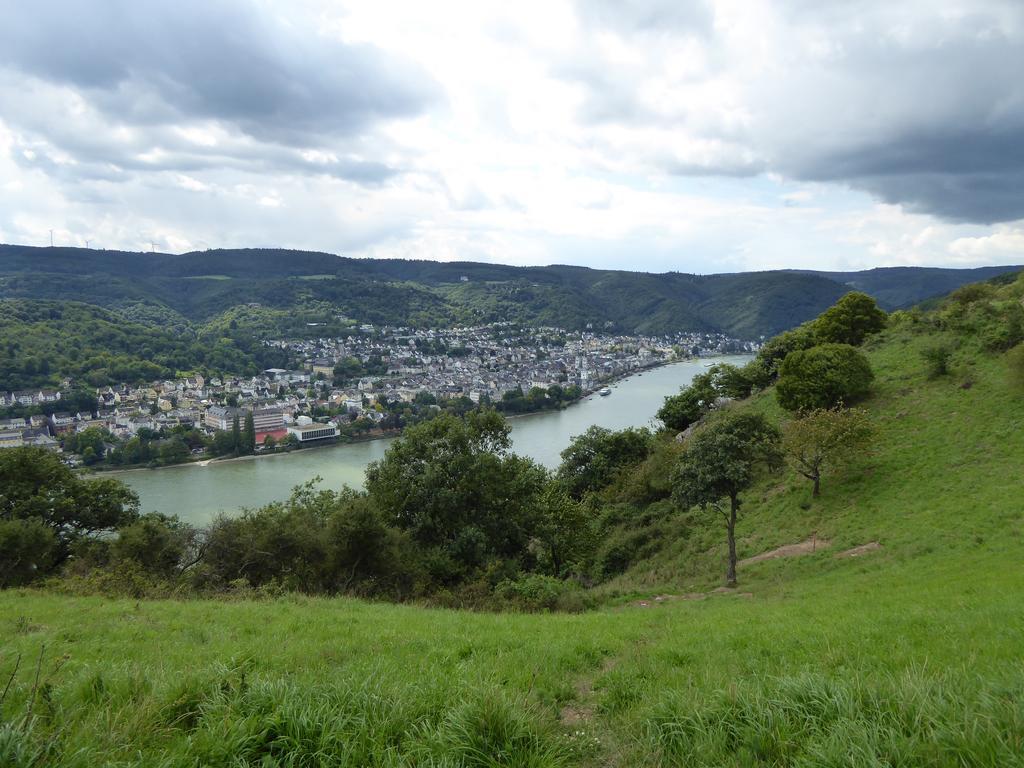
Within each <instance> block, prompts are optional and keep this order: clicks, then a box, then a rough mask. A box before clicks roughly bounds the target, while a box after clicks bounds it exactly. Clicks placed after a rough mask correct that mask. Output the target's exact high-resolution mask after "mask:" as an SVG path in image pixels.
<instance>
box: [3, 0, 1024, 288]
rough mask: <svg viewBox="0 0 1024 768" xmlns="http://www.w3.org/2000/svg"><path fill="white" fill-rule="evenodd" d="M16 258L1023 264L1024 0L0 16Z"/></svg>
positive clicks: (233, 8)
mask: <svg viewBox="0 0 1024 768" xmlns="http://www.w3.org/2000/svg"><path fill="white" fill-rule="evenodd" d="M0 19H3V23H2V24H0V242H13V243H24V244H38V245H43V244H46V243H48V242H49V237H50V234H49V230H50V229H53V230H54V240H55V242H56V243H58V244H62V245H85V244H86V241H87V240H88V241H90V244H91V246H92V247H106V248H124V249H133V250H134V249H143V248H145V249H149V248H150V247H151V245H150V244H151V243H153V244H154V245H155V248H156V249H157V250H163V251H169V252H181V251H187V250H192V249H204V248H214V247H238V246H282V247H295V248H308V249H314V250H324V251H330V252H335V253H342V254H345V255H350V256H375V257H404V258H424V259H441V260H452V259H470V260H479V261H498V262H503V263H509V264H548V263H572V264H583V265H588V266H595V267H617V268H624V269H644V270H652V271H665V270H670V269H674V270H680V271H688V272H702V273H707V272H722V271H736V270H748V269H770V268H778V267H814V268H829V269H855V268H864V267H871V266H888V265H904V264H909V265H936V266H946V265H948V266H954V265H955V266H975V265H982V264H1000V263H1003V264H1005V263H1024V76H1022V74H1021V73H1024V3H1022V2H1021V1H1020V0H920V1H918V0H901V2H892V0H715V1H714V2H710V0H709V2H706V3H705V2H700V0H693V1H692V2H686V0H578V1H577V2H573V0H564V1H562V0H543V1H542V2H532V1H531V0H520V1H519V2H516V3H507V2H494V3H490V2H483V1H477V2H472V1H471V0H465V2H445V1H444V0H432V1H431V2H428V3H427V2H414V1H412V0H410V1H409V2H390V1H389V0H374V2H340V1H339V2H330V1H328V0H287V2H285V1H284V0H281V1H280V2H271V1H270V0H217V2H210V0H174V2H171V1H170V0H167V1H166V2H163V1H162V0H104V1H103V2H98V3H82V2H79V0H63V1H60V0H33V1H32V2H24V0H0Z"/></svg>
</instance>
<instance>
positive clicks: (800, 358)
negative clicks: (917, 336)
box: [775, 344, 874, 411]
mask: <svg viewBox="0 0 1024 768" xmlns="http://www.w3.org/2000/svg"><path fill="white" fill-rule="evenodd" d="M873 380H874V373H873V372H872V370H871V366H870V364H869V363H868V360H867V358H866V357H864V355H863V354H861V353H860V352H859V351H858V350H856V349H855V348H854V347H851V346H850V345H849V344H821V345H819V346H817V347H812V348H811V349H806V350H801V351H798V352H793V353H791V354H790V355H788V356H787V357H786V359H785V360H783V361H782V366H781V367H780V368H779V382H778V386H777V388H776V392H775V394H776V396H777V397H778V400H779V405H781V406H782V407H783V408H785V409H786V410H788V411H808V410H812V409H814V408H834V407H836V406H838V405H849V404H851V403H854V402H856V401H857V400H860V399H862V398H864V397H866V396H867V394H868V393H869V392H870V390H871V382H872V381H873Z"/></svg>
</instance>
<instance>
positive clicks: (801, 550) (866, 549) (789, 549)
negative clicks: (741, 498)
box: [620, 536, 882, 610]
mask: <svg viewBox="0 0 1024 768" xmlns="http://www.w3.org/2000/svg"><path fill="white" fill-rule="evenodd" d="M831 546H832V542H830V541H829V540H828V539H819V538H818V537H817V536H812V537H811V538H809V539H807V540H806V541H801V542H797V543H796V544H784V545H783V546H781V547H776V548H775V549H769V550H768V551H766V552H762V553H761V554H759V555H754V556H752V557H747V558H744V559H743V560H740V561H739V562H738V563H737V565H739V566H745V565H753V564H754V563H761V562H764V561H765V560H775V559H778V558H783V557H799V556H800V555H810V554H813V553H815V552H818V551H821V550H824V549H828V548H830V547H831ZM880 549H882V545H881V544H880V543H879V542H878V541H869V542H867V543H866V544H861V545H859V546H856V547H853V548H851V549H845V550H843V551H842V552H836V553H835V555H833V557H835V558H837V559H838V558H852V557H861V556H862V555H866V554H869V553H871V552H876V551H878V550H880ZM715 595H731V596H733V597H747V598H749V597H753V596H754V595H753V593H751V592H743V591H740V590H738V589H735V588H732V587H717V588H715V589H712V590H711V591H710V592H684V593H681V594H673V593H662V594H659V595H654V596H652V597H647V598H641V599H639V600H634V601H632V602H630V603H627V604H626V605H624V606H621V608H620V610H622V609H626V608H651V607H654V606H657V605H661V604H664V603H670V602H674V601H677V600H706V599H707V598H709V597H713V596H715Z"/></svg>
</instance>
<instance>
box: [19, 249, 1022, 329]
mask: <svg viewBox="0 0 1024 768" xmlns="http://www.w3.org/2000/svg"><path fill="white" fill-rule="evenodd" d="M1020 269H1021V267H1019V266H1015V267H1010V266H1005V267H981V268H978V269H938V268H923V267H895V268H881V269H871V270H867V271H863V272H817V271H807V270H783V271H773V272H744V273H736V274H719V275H690V274H683V273H679V272H668V273H664V274H651V273H645V272H626V271H619V270H603V269H588V268H586V267H572V266H560V265H554V266H546V267H511V266H505V265H500V264H481V263H474V262H434V261H410V260H399V259H394V260H391V259H353V258H346V257H341V256H336V255H333V254H328V253H318V252H310V251H293V250H285V249H238V250H210V251H201V252H191V253H184V254H180V255H174V254H165V253H146V252H128V251H106V250H92V249H84V248H36V247H30V246H20V245H0V298H20V299H47V300H57V301H79V302H85V303H89V304H95V305H99V306H101V307H105V308H108V309H113V310H118V311H125V310H130V311H131V312H132V313H133V317H138V316H140V311H139V310H140V308H142V309H143V310H144V311H143V312H141V314H142V315H145V314H146V312H149V313H150V314H152V315H153V316H157V317H164V318H166V317H175V318H181V319H184V320H186V321H188V322H191V323H208V322H210V321H212V320H213V319H214V318H216V317H217V316H219V315H221V314H223V313H224V312H225V311H227V310H229V309H231V308H232V307H236V306H244V305H248V304H251V303H258V304H260V305H261V306H262V307H267V308H271V309H279V310H289V309H305V310H309V309H310V308H321V309H322V308H324V307H327V306H330V308H331V309H332V310H333V311H335V312H337V313H343V314H345V315H347V316H349V317H352V318H353V319H356V320H359V321H362V322H372V323H390V324H401V325H416V326H427V325H434V326H444V325H451V324H456V323H458V324H464V323H484V322H492V321H497V320H516V321H521V322H528V323H533V324H538V325H554V326H561V327H564V328H568V329H577V328H585V327H587V326H588V325H590V326H591V327H593V328H595V329H609V330H616V331H621V332H629V333H667V332H673V331H687V330H694V331H721V332H724V333H728V334H730V335H732V336H736V337H741V338H748V339H750V338H757V337H759V336H762V335H763V336H771V335H773V334H776V333H778V332H780V331H782V330H785V329H787V328H791V327H793V326H795V325H798V324H799V323H801V322H803V321H805V320H808V319H810V318H812V317H815V316H816V315H818V314H819V313H820V312H821V311H822V310H823V309H825V308H827V307H828V306H830V305H831V304H832V303H834V302H835V301H836V299H838V298H839V297H840V296H842V295H843V294H844V293H846V292H847V291H849V290H861V291H864V292H866V293H869V294H871V295H872V296H874V297H875V298H876V299H877V300H878V301H879V303H880V304H881V305H882V306H883V307H885V308H886V309H895V308H899V307H906V306H909V305H913V304H915V303H917V302H920V301H922V300H924V299H927V298H930V297H932V296H936V295H940V294H944V293H948V292H949V291H951V290H953V289H955V288H957V287H959V286H961V285H964V284H965V283H971V282H977V281H979V280H986V279H989V278H991V277H994V276H996V275H999V274H1002V273H1006V272H1013V271H1018V270H1020Z"/></svg>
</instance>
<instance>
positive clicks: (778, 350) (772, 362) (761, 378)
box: [749, 323, 815, 386]
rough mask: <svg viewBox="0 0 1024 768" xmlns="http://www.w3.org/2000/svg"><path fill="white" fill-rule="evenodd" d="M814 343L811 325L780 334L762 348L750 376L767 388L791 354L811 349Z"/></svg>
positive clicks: (807, 324)
mask: <svg viewBox="0 0 1024 768" xmlns="http://www.w3.org/2000/svg"><path fill="white" fill-rule="evenodd" d="M814 343H815V337H814V331H813V328H812V325H811V324H810V323H806V324H804V325H801V326H800V327H798V328H794V329H793V330H791V331H785V332H784V333H780V334H779V335H778V336H775V337H773V338H771V339H768V341H766V342H765V343H764V345H763V346H762V347H761V349H760V351H759V352H758V353H757V357H756V358H755V359H754V363H755V364H756V366H755V367H752V369H751V371H750V372H749V375H751V377H752V378H755V380H756V383H757V384H758V385H759V386H767V385H768V384H770V383H771V382H773V381H775V379H776V378H777V377H778V375H779V366H781V365H782V361H783V360H785V359H786V357H788V356H789V354H790V353H792V352H796V351H798V350H801V349H810V348H811V347H813V346H814ZM755 372H756V373H755ZM758 374H759V375H758Z"/></svg>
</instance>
